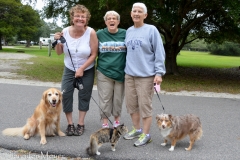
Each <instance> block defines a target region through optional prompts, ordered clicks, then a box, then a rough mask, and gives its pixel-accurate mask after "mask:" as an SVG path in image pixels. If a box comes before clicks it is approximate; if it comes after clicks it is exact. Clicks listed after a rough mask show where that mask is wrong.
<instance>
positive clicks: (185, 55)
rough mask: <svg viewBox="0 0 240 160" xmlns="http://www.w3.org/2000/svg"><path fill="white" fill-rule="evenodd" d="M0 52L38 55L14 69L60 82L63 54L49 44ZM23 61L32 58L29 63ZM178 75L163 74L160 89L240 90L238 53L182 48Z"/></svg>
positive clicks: (4, 49)
mask: <svg viewBox="0 0 240 160" xmlns="http://www.w3.org/2000/svg"><path fill="white" fill-rule="evenodd" d="M0 52H5V53H6V52H7V53H19V52H24V53H26V54H30V55H34V56H37V57H36V58H31V59H29V60H22V61H20V62H21V63H20V64H18V65H20V66H21V69H20V70H17V71H16V72H17V73H18V74H20V75H25V76H27V78H28V79H30V80H40V81H44V82H61V78H62V72H63V67H64V64H63V55H60V56H59V55H57V54H56V53H55V51H54V50H52V55H51V57H49V56H48V48H47V47H46V46H44V47H43V48H42V49H39V47H38V46H34V47H30V48H25V47H24V46H15V48H4V47H3V50H0ZM26 62H33V64H29V63H26ZM177 63H178V66H179V71H180V75H178V76H176V75H165V76H164V77H163V83H162V85H161V88H162V90H165V91H171V92H177V91H182V90H186V91H208V92H219V93H220V92H223V93H232V94H239V93H240V87H239V86H240V70H239V69H238V67H239V66H240V57H230V56H216V55H210V54H209V53H206V52H192V51H181V53H180V55H178V57H177Z"/></svg>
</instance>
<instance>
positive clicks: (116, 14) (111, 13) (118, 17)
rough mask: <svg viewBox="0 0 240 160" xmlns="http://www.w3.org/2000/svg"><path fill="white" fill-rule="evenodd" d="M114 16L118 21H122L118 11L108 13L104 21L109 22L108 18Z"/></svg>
mask: <svg viewBox="0 0 240 160" xmlns="http://www.w3.org/2000/svg"><path fill="white" fill-rule="evenodd" d="M109 15H113V16H116V17H117V20H118V21H120V15H119V14H118V13H117V12H116V11H107V12H106V14H105V16H104V17H103V19H104V21H107V16H109Z"/></svg>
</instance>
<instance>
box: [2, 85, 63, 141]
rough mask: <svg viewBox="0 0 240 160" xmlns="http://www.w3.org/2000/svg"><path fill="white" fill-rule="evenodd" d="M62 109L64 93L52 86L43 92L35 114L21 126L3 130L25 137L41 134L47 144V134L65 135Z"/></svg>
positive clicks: (6, 133) (9, 134)
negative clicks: (61, 117) (61, 123)
mask: <svg viewBox="0 0 240 160" xmlns="http://www.w3.org/2000/svg"><path fill="white" fill-rule="evenodd" d="M61 111H62V93H61V91H59V90H58V89H55V88H50V89H48V90H46V91H44V92H43V95H42V99H41V101H40V104H39V105H38V106H37V107H36V109H35V111H34V113H33V115H32V116H31V117H30V118H28V119H27V123H26V125H25V126H23V127H21V128H7V129H5V130H3V131H2V134H3V135H6V136H23V138H24V139H29V138H30V137H32V136H34V135H36V134H40V136H41V141H40V144H46V143H47V140H46V136H55V133H57V134H58V135H59V136H65V134H64V133H63V132H62V131H61V130H60V114H61Z"/></svg>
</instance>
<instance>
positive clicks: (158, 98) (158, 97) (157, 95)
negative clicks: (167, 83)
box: [154, 83, 165, 113]
mask: <svg viewBox="0 0 240 160" xmlns="http://www.w3.org/2000/svg"><path fill="white" fill-rule="evenodd" d="M154 90H155V92H156V94H157V96H158V99H159V101H160V103H161V105H162V108H163V113H165V109H164V107H163V104H162V102H161V99H160V96H159V94H158V92H157V89H156V83H154Z"/></svg>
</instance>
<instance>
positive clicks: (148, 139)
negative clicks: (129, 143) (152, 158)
mask: <svg viewBox="0 0 240 160" xmlns="http://www.w3.org/2000/svg"><path fill="white" fill-rule="evenodd" d="M151 141H152V139H151V136H150V135H149V136H147V135H146V134H144V133H143V134H141V136H140V138H139V139H138V140H137V141H136V142H135V143H134V146H135V147H138V146H143V145H146V144H148V143H150V142H151Z"/></svg>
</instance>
